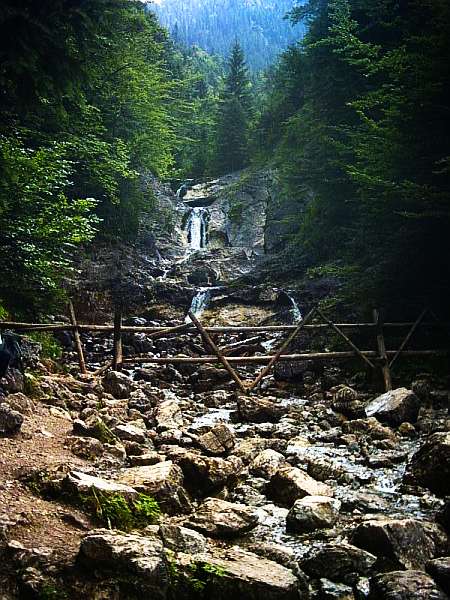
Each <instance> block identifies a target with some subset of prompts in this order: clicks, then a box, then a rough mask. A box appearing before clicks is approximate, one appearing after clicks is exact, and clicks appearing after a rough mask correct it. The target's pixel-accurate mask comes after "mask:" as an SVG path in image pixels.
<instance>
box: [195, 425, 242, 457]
mask: <svg viewBox="0 0 450 600" xmlns="http://www.w3.org/2000/svg"><path fill="white" fill-rule="evenodd" d="M197 444H198V445H199V446H200V448H201V449H202V450H203V451H204V452H206V453H207V454H211V455H212V456H220V455H222V454H228V453H229V452H231V451H232V450H233V448H234V446H235V444H236V436H235V434H234V432H233V430H232V429H231V428H230V427H228V425H225V423H219V424H218V425H216V426H215V427H213V428H212V429H211V431H208V432H207V433H204V434H203V435H201V436H200V437H199V438H198V440H197Z"/></svg>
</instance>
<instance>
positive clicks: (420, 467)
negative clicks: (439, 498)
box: [405, 431, 450, 496]
mask: <svg viewBox="0 0 450 600" xmlns="http://www.w3.org/2000/svg"><path fill="white" fill-rule="evenodd" d="M405 481H406V482H407V483H418V484H419V485H422V486H424V487H427V488H429V489H430V490H431V491H433V492H435V493H436V494H441V495H443V496H445V495H450V432H449V431H446V432H439V433H434V434H433V435H431V436H430V437H429V438H428V439H427V440H426V441H425V443H424V444H423V446H422V447H421V448H420V449H419V450H418V451H417V452H416V453H415V454H414V456H413V457H412V459H411V462H410V463H409V465H408V467H407V470H406V474H405Z"/></svg>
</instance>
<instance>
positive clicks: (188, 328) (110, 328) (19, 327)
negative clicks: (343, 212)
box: [0, 321, 450, 335]
mask: <svg viewBox="0 0 450 600" xmlns="http://www.w3.org/2000/svg"><path fill="white" fill-rule="evenodd" d="M335 325H336V327H339V328H340V329H376V325H375V324H374V323H335ZM413 325H414V323H413V322H411V323H383V327H384V328H388V329H403V328H405V327H412V326H413ZM421 325H422V326H426V327H450V323H444V322H441V323H439V322H436V321H430V322H428V321H427V322H422V324H421ZM2 329H13V330H15V331H25V332H26V331H49V332H51V331H73V330H75V329H78V330H79V331H82V332H93V333H113V332H114V325H82V324H78V325H77V327H75V326H73V325H71V324H70V323H16V322H14V321H0V330H2ZM295 329H296V325H266V326H254V327H251V326H248V327H244V326H239V325H236V326H233V325H228V326H223V327H222V326H213V327H205V330H206V331H207V332H208V333H253V332H255V333H257V332H259V333H283V332H290V331H295ZM304 329H305V330H309V331H320V330H326V329H329V325H328V324H327V323H311V324H309V325H305V327H304ZM196 332H197V330H196V328H195V327H192V325H190V324H186V325H177V326H176V327H136V326H132V325H123V326H122V333H148V334H158V335H159V334H161V335H171V334H173V333H196Z"/></svg>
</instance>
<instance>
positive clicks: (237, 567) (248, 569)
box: [195, 547, 308, 600]
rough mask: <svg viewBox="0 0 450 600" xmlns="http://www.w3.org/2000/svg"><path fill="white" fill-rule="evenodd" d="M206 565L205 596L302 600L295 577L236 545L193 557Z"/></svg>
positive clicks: (219, 598) (221, 599)
mask: <svg viewBox="0 0 450 600" xmlns="http://www.w3.org/2000/svg"><path fill="white" fill-rule="evenodd" d="M195 562H196V564H197V565H199V566H201V565H202V564H203V565H208V566H209V568H208V572H209V577H208V582H207V584H206V587H205V589H204V596H203V597H204V598H211V600H212V599H214V600H231V599H234V598H236V599H239V600H241V599H242V600H244V599H245V600H261V599H264V600H303V599H305V600H306V598H307V597H308V596H307V595H306V594H302V593H300V591H299V586H298V580H297V577H296V576H295V575H294V574H293V573H292V571H291V570H289V569H287V568H286V567H283V566H281V565H279V564H277V563H276V562H273V561H271V560H267V559H265V558H261V557H259V556H256V555H255V554H252V553H251V552H247V551H245V550H241V549H239V548H237V547H233V548H229V549H227V550H215V551H213V552H212V553H208V554H203V555H200V556H198V557H196V561H195Z"/></svg>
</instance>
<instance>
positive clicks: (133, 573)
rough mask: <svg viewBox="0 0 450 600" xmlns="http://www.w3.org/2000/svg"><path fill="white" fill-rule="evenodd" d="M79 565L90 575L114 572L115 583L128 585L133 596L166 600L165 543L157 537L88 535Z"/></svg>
mask: <svg viewBox="0 0 450 600" xmlns="http://www.w3.org/2000/svg"><path fill="white" fill-rule="evenodd" d="M78 560H79V562H80V563H81V564H82V565H83V566H85V567H86V568H87V569H88V571H92V570H94V569H96V570H98V571H100V572H102V571H103V572H105V571H106V573H105V576H107V574H108V571H110V570H112V571H113V575H114V579H116V580H118V581H121V579H122V578H123V579H124V580H125V581H127V582H128V585H129V586H130V587H131V589H132V590H133V592H134V593H145V594H148V596H147V597H149V598H152V599H154V600H165V599H166V598H167V591H168V588H169V573H168V567H167V561H166V557H165V554H164V547H163V544H162V541H161V540H160V539H159V538H158V537H157V536H155V535H150V534H148V533H147V534H146V535H145V537H144V536H140V535H131V534H127V535H125V534H123V533H118V532H112V531H108V530H106V529H100V530H95V531H92V532H91V533H89V534H88V535H87V536H86V537H85V538H84V539H83V540H82V542H81V545H80V552H79V555H78Z"/></svg>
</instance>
